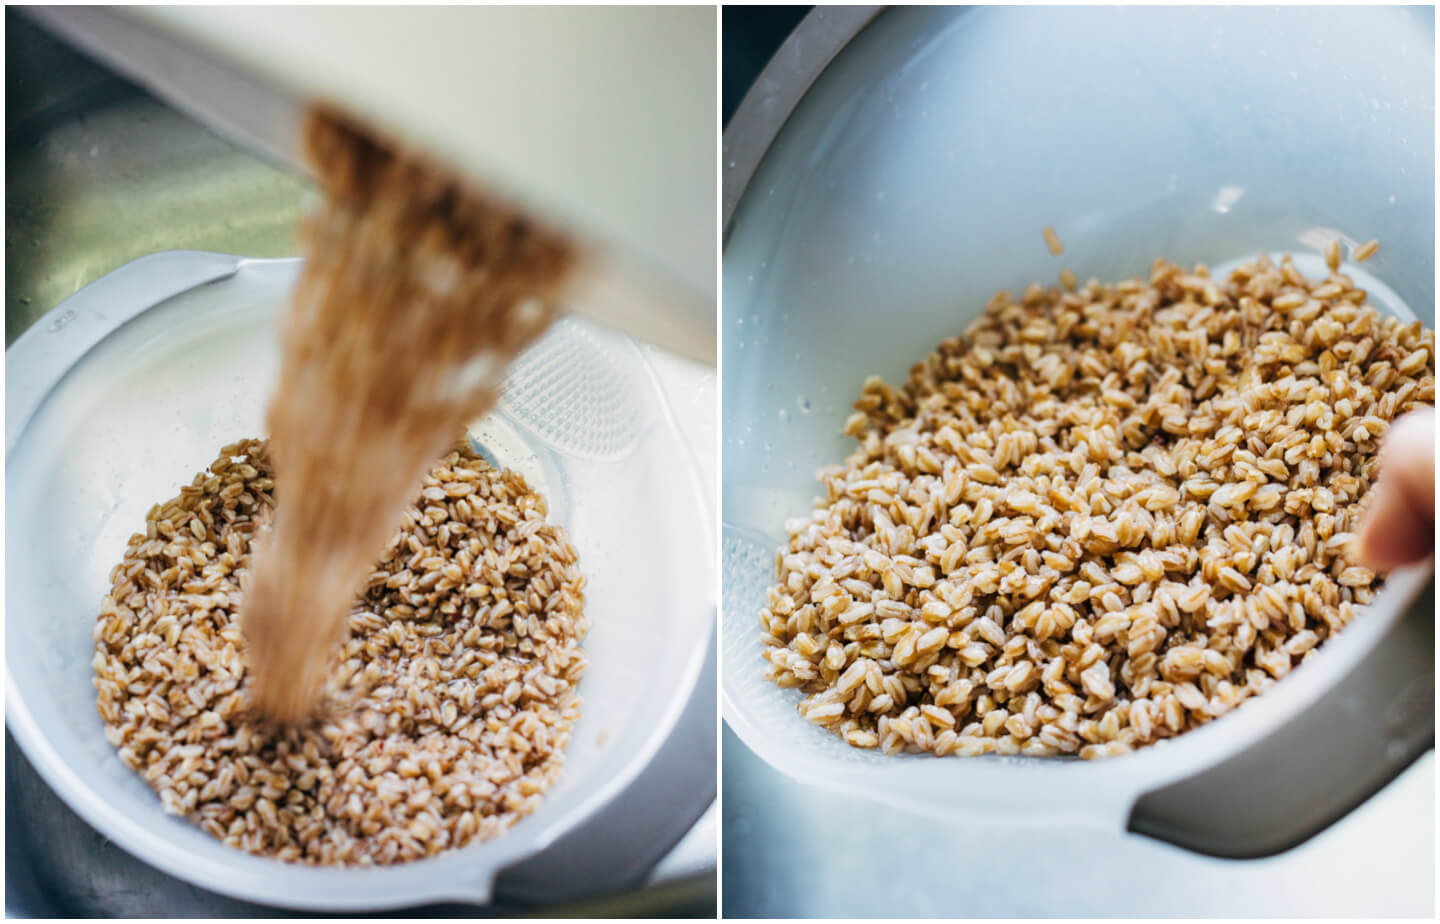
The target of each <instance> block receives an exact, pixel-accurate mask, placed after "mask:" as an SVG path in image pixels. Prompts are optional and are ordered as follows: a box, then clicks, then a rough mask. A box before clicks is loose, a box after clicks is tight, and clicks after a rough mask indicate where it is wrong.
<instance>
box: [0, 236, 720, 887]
mask: <svg viewBox="0 0 1440 924" xmlns="http://www.w3.org/2000/svg"><path fill="white" fill-rule="evenodd" d="M297 270H298V261H276V262H268V261H256V262H246V263H242V264H241V266H240V269H239V271H238V272H237V273H236V275H234V276H233V277H231V278H229V279H226V280H223V281H221V282H217V283H214V284H211V285H208V286H204V287H201V288H198V289H194V290H191V291H189V292H187V293H185V294H182V295H180V296H177V297H175V298H173V299H170V300H168V301H166V302H164V303H163V304H161V305H159V306H157V307H155V308H152V309H150V310H148V311H146V312H144V313H143V314H141V315H139V316H138V317H135V318H134V319H132V320H130V321H128V322H127V323H125V324H123V325H122V326H120V327H119V328H118V329H116V330H115V331H114V332H113V333H111V334H110V335H109V336H108V337H107V338H106V339H105V340H104V341H102V342H101V343H100V344H99V345H98V346H96V347H95V348H94V349H92V350H91V351H90V352H89V353H87V354H86V355H85V357H84V358H83V359H82V360H81V361H80V362H79V363H77V364H76V365H75V366H74V367H73V368H72V369H71V371H70V373H69V374H68V375H67V376H66V377H65V378H64V379H63V380H62V381H61V383H60V384H59V385H58V386H57V387H56V388H55V389H54V391H53V392H52V393H51V395H50V396H49V398H48V399H47V400H46V401H45V403H44V404H43V405H41V407H40V409H39V410H38V411H37V413H36V414H35V416H34V418H33V419H32V421H31V422H30V424H29V427H28V428H27V430H26V431H25V432H24V434H23V435H22V436H21V437H20V439H19V441H18V443H17V444H16V445H15V446H14V447H12V449H11V452H10V456H9V460H8V462H9V466H10V468H9V477H8V481H7V511H8V512H7V522H6V530H7V538H8V540H9V541H8V542H7V543H6V546H7V555H6V558H7V561H6V565H7V574H8V584H7V591H6V608H7V617H8V618H7V621H6V622H7V637H6V643H7V646H8V654H7V661H8V666H9V671H10V680H11V686H10V693H11V696H12V701H11V703H10V707H9V716H8V718H9V720H10V723H11V725H12V728H14V729H15V731H16V734H17V736H19V737H20V739H21V743H22V745H23V746H25V747H26V750H27V753H28V754H29V756H30V757H31V759H32V760H33V761H35V763H36V765H37V768H39V769H40V771H41V772H42V774H44V775H45V776H46V778H47V780H48V781H49V782H50V783H51V785H52V786H54V787H55V788H56V789H57V791H58V792H60V794H61V795H62V796H63V797H65V798H66V800H67V801H68V802H70V804H71V805H72V807H75V808H76V809H77V810H78V811H80V812H81V814H82V815H84V816H85V817H86V818H87V820H89V821H90V822H91V823H92V824H95V825H96V826H97V827H99V828H100V829H101V830H102V831H103V832H104V833H105V834H107V835H108V836H110V837H112V838H114V839H115V840H117V841H119V842H120V843H122V844H123V845H124V846H126V847H127V848H129V849H131V850H132V852H136V853H138V854H139V855H140V856H142V857H143V858H145V859H147V860H150V861H151V862H152V863H155V865H157V866H160V867H161V868H163V869H166V870H167V871H168V872H171V873H174V874H177V875H182V876H184V877H185V878H189V879H191V880H192V881H196V882H198V883H199V884H202V885H205V886H207V887H209V888H212V889H218V890H220V891H225V892H228V893H230V894H236V895H242V896H244V897H247V898H251V899H255V900H261V901H270V902H277V903H286V904H307V905H312V906H320V907H381V906H387V905H398V904H403V903H405V902H407V901H416V900H421V899H436V898H441V897H460V898H471V899H475V898H483V897H484V894H485V892H486V891H487V890H488V888H489V885H490V881H491V878H492V877H493V875H494V873H495V872H496V870H497V869H498V868H500V867H501V866H503V865H505V864H506V863H508V862H510V861H512V860H514V859H515V858H517V857H522V856H524V855H526V854H528V853H530V852H533V851H535V850H538V849H540V848H541V847H543V846H544V845H545V844H546V843H547V842H548V841H549V840H551V839H553V837H555V836H557V835H558V833H559V832H560V831H561V830H563V829H566V828H569V827H570V826H571V825H573V824H575V823H577V822H578V821H580V820H581V819H582V818H583V817H585V816H586V815H588V814H589V813H590V812H591V811H593V810H594V809H595V808H597V807H598V806H599V805H600V804H602V803H603V801H604V800H605V798H608V796H610V795H613V794H615V793H616V792H618V791H619V789H621V788H623V786H624V785H625V784H626V783H627V782H628V781H629V780H630V779H631V778H633V777H634V775H635V774H636V773H638V771H639V770H640V769H641V768H642V767H643V766H644V764H645V763H646V761H647V760H648V759H649V758H650V757H651V756H652V755H653V753H654V751H655V749H656V748H657V747H658V746H659V744H660V742H661V741H662V740H663V737H664V734H665V733H666V732H668V730H669V728H670V727H671V726H672V725H673V723H674V721H675V718H676V717H677V716H678V712H679V710H680V708H681V707H682V706H683V703H684V700H685V697H686V696H687V695H688V692H689V689H690V686H691V685H692V684H693V682H694V677H695V674H696V671H697V670H698V665H699V658H700V657H701V656H702V655H703V650H704V644H705V638H706V633H707V632H708V629H709V626H710V620H711V619H712V618H713V597H712V591H711V584H710V579H709V575H710V574H711V573H712V571H711V568H712V566H711V564H710V561H709V558H708V554H709V549H710V548H711V545H710V543H709V542H708V540H706V539H705V536H704V527H703V523H704V522H705V520H706V516H705V514H704V510H703V506H702V504H701V502H700V500H699V495H698V493H697V488H696V482H695V472H694V466H693V465H692V464H690V462H689V461H688V458H687V456H686V454H685V452H684V450H683V449H682V444H681V443H680V442H679V440H678V437H677V435H676V433H675V431H674V428H673V426H672V425H671V424H670V422H669V420H668V416H667V415H668V411H667V410H666V409H665V406H664V398H663V396H662V394H661V393H660V391H659V390H658V388H657V386H656V384H655V380H654V378H653V376H652V375H651V373H650V370H649V367H648V365H647V364H646V362H645V361H644V359H643V358H642V357H641V354H640V352H639V350H638V349H637V348H636V347H635V346H634V344H633V343H631V342H630V341H629V340H627V339H625V338H623V337H620V336H618V335H615V334H613V333H610V332H608V331H605V330H603V329H602V328H600V327H598V326H595V325H592V324H589V323H587V322H584V321H579V320H574V319H569V318H567V319H564V320H562V321H561V322H559V323H558V324H557V325H556V326H555V327H553V328H552V329H551V331H550V332H549V333H547V334H546V335H545V337H544V338H542V340H541V341H539V342H538V343H537V344H536V345H535V346H534V347H532V348H531V350H530V351H528V352H527V353H526V354H525V355H524V356H523V357H522V358H521V360H520V361H519V362H517V364H516V365H515V367H514V368H513V369H512V371H511V374H510V376H509V378H508V379H507V384H506V393H505V397H504V399H503V400H502V402H501V406H500V407H499V408H498V409H497V410H496V411H495V412H494V413H492V414H491V415H489V416H488V417H487V418H486V419H485V420H483V421H480V422H479V423H477V424H476V425H475V426H474V427H472V429H471V434H472V438H473V439H474V440H475V441H476V442H478V443H479V445H480V446H481V447H482V448H483V450H484V451H485V452H486V453H487V454H488V455H489V456H490V457H491V458H492V460H493V461H496V462H498V463H499V464H501V465H503V466H506V467H511V468H516V469H519V470H520V471H522V472H523V473H524V474H525V475H526V476H527V477H528V478H529V479H530V481H531V484H532V485H533V486H535V487H537V488H539V489H540V490H542V491H543V493H544V494H545V495H546V497H547V499H548V500H549V502H550V511H551V518H552V519H553V520H556V521H558V522H560V523H562V524H563V525H564V526H565V528H566V531H567V533H568V535H569V537H570V539H571V541H572V542H573V543H574V545H575V546H576V549H577V551H578V552H579V555H580V562H581V567H582V569H583V571H584V573H585V575H586V577H587V588H586V608H587V612H588V614H589V616H590V619H591V629H590V633H589V635H588V636H587V638H586V640H585V643H584V647H585V650H586V652H587V655H588V656H589V659H590V667H589V669H588V672H587V674H586V676H585V678H584V679H583V680H582V682H581V687H580V690H581V695H582V697H583V709H582V718H581V719H580V721H579V722H578V724H577V725H576V727H575V730H574V734H573V736H572V739H571V743H570V746H569V749H568V751H567V759H566V769H565V772H564V775H563V776H562V778H561V779H560V781H559V782H558V783H557V784H556V786H555V787H554V789H552V790H551V792H550V794H549V796H548V797H547V799H546V800H545V802H544V804H543V806H542V807H541V808H540V809H539V810H538V811H537V812H536V813H535V814H534V815H533V816H531V817H529V818H526V819H523V820H521V821H520V822H519V823H518V824H517V825H516V826H515V827H514V828H513V829H512V830H511V831H510V832H508V833H507V834H506V835H504V836H502V837H500V838H498V839H496V840H494V841H492V842H490V843H487V844H482V845H476V846H472V847H469V848H466V849H464V850H461V851H455V852H453V853H451V854H447V855H442V856H441V857H439V858H435V859H431V860H425V861H421V862H418V863H414V864H408V865H404V866H399V867H393V868H386V869H381V870H372V871H353V870H325V869H313V868H301V867H296V866H289V865H285V864H282V863H280V862H278V861H273V860H264V859H259V858H254V857H250V856H248V855H244V854H242V853H240V852H238V851H234V850H231V849H229V848H226V847H224V846H223V845H221V844H220V843H219V842H217V841H215V840H214V839H212V838H211V837H210V836H209V835H207V834H205V833H204V832H202V831H200V830H199V829H198V828H196V827H194V826H192V825H191V824H189V823H188V822H185V821H182V820H179V819H176V818H173V817H166V816H164V815H163V814H162V813H161V808H160V802H159V800H158V798H156V797H155V795H154V794H153V793H152V792H151V791H150V790H149V788H148V787H147V786H146V785H145V784H144V783H143V781H141V780H140V778H139V777H138V776H137V775H136V774H134V773H133V772H131V771H130V770H129V769H127V768H126V767H125V766H124V765H122V764H121V763H120V762H119V760H118V759H117V758H116V756H115V754H114V751H113V749H112V748H111V747H110V746H109V745H108V744H107V743H106V741H105V739H104V737H103V735H102V725H101V721H100V718H99V716H98V715H97V713H96V710H95V693H94V689H93V687H92V685H91V667H90V659H91V655H92V642H91V629H92V627H93V625H94V622H95V618H96V615H97V614H98V612H99V604H100V601H101V598H102V597H103V595H104V594H105V592H106V591H107V590H108V587H109V582H108V573H109V570H110V568H111V567H113V565H114V564H115V563H116V562H117V561H118V560H119V558H120V556H121V554H122V553H123V551H124V548H125V544H126V542H127V540H128V538H129V536H130V535H131V534H132V533H133V532H135V531H137V530H139V529H140V528H141V527H142V526H143V523H144V517H145V512H146V510H147V509H148V508H149V506H150V505H151V504H153V503H156V502H158V501H160V500H162V499H165V498H168V497H172V496H174V495H175V494H176V493H177V492H178V489H179V487H180V486H181V485H182V484H185V483H188V482H189V480H190V479H191V477H193V475H194V474H195V473H197V472H198V471H200V470H201V469H202V468H203V467H204V466H205V465H206V464H208V463H209V462H210V461H211V460H212V459H213V458H214V457H215V455H216V453H217V452H218V450H219V448H220V447H221V446H222V445H224V444H225V443H228V442H231V441H233V440H236V439H239V438H242V437H246V436H255V435H262V433H263V427H262V421H263V414H264V407H265V403H266V401H267V399H268V392H269V389H270V388H271V386H272V383H273V381H274V380H275V377H276V371H277V362H278V351H277V349H276V346H275V336H274V330H275V318H276V312H277V310H278V309H279V308H280V306H281V305H282V304H283V303H284V301H285V297H286V295H287V293H288V291H289V288H290V286H291V284H292V283H293V280H294V276H295V273H296V272H297ZM103 284H104V280H102V281H101V282H100V283H97V285H103ZM41 323H42V324H44V323H46V322H45V321H42V322H41ZM17 699H18V702H17V701H16V700H17Z"/></svg>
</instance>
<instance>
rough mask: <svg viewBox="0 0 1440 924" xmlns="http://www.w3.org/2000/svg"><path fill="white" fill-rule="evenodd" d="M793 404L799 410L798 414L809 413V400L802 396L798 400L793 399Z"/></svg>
mask: <svg viewBox="0 0 1440 924" xmlns="http://www.w3.org/2000/svg"><path fill="white" fill-rule="evenodd" d="M795 404H796V406H798V407H799V408H800V413H802V414H808V413H810V399H809V398H807V397H805V396H804V395H800V396H799V397H798V398H796V399H795Z"/></svg>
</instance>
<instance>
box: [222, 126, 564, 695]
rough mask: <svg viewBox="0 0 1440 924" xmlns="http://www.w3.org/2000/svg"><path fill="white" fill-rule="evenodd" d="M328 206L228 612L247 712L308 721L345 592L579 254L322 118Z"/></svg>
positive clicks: (494, 384)
mask: <svg viewBox="0 0 1440 924" xmlns="http://www.w3.org/2000/svg"><path fill="white" fill-rule="evenodd" d="M304 144H305V155H306V158H307V160H308V162H309V163H310V165H311V167H312V169H313V170H314V172H315V175H316V177H317V178H318V181H319V184H320V187H321V190H322V192H323V193H324V203H323V205H322V206H321V207H320V209H319V211H318V213H317V214H316V215H315V216H313V217H312V218H311V219H310V220H309V221H308V222H307V224H306V226H305V228H304V229H303V235H304V244H305V249H306V252H307V259H306V263H305V268H304V271H303V273H302V275H301V278H300V281H299V283H298V286H297V288H296V291H295V295H294V298H293V301H292V303H291V305H290V309H289V314H288V316H287V317H286V319H285V321H284V329H283V331H282V367H281V374H280V382H279V387H278V389H277V391H276V393H275V396H274V398H273V400H272V403H271V405H270V408H269V415H268V418H267V423H268V426H269V430H270V442H271V446H272V452H273V456H274V463H275V472H276V498H277V505H276V511H275V518H274V522H273V524H272V526H271V529H270V530H269V532H268V533H267V534H266V535H264V536H263V537H262V538H261V539H260V541H259V545H258V547H257V550H256V553H255V562H254V568H253V571H252V573H251V575H250V583H249V587H248V588H247V589H246V592H245V599H244V604H243V608H242V614H241V615H242V626H243V631H244V633H245V641H246V644H247V649H248V653H249V662H250V663H249V667H250V671H251V673H252V676H253V682H254V686H253V693H252V695H253V704H254V706H255V707H256V708H257V709H259V710H260V712H261V713H262V714H264V715H266V716H268V717H269V718H272V719H275V720H277V721H280V722H285V723H293V722H298V721H302V720H304V719H306V718H307V717H309V716H310V715H311V714H312V712H313V711H314V709H315V708H316V705H317V703H318V701H319V698H320V696H321V693H322V690H323V687H324V682H325V677H326V673H327V668H328V666H329V663H330V659H331V656H332V653H333V651H334V649H335V646H336V645H337V644H339V642H340V641H341V640H342V638H343V635H344V629H345V617H346V615H347V614H348V612H349V610H350V607H351V604H352V603H353V601H354V599H355V595H356V592H357V591H358V589H359V588H360V585H361V584H362V583H363V581H364V580H365V578H366V576H367V575H368V574H369V572H370V569H371V567H372V565H373V564H374V562H375V561H376V559H377V558H378V557H379V555H380V553H381V552H382V550H383V549H384V547H385V545H386V542H387V540H389V539H390V538H391V536H392V535H393V534H394V532H395V530H396V528H397V525H398V523H399V521H400V518H401V515H402V512H403V510H404V509H405V507H406V505H407V504H408V503H409V502H410V501H411V500H412V499H413V498H414V497H415V495H416V493H417V492H418V490H419V486H420V483H421V480H422V478H423V476H424V474H425V472H426V471H427V470H428V469H429V467H430V466H431V465H432V464H433V463H434V461H435V459H436V458H437V457H438V456H439V455H441V454H442V453H443V452H444V451H445V449H446V448H447V446H449V445H450V443H451V442H452V441H453V440H454V439H455V437H456V435H457V434H458V433H460V432H461V430H462V428H463V427H464V425H465V424H466V422H467V421H469V420H473V419H474V418H476V417H478V416H480V415H481V414H483V413H484V412H485V411H487V410H488V409H489V408H490V407H491V406H492V405H493V404H494V403H495V401H496V399H497V397H498V395H499V384H500V380H501V377H502V375H503V372H504V370H505V367H506V366H507V365H508V363H509V361H510V360H511V359H512V358H513V357H514V356H515V355H516V354H518V353H519V352H520V351H521V350H522V349H523V348H524V347H525V346H526V345H527V344H529V343H530V342H531V341H533V340H534V339H535V338H536V337H537V336H539V335H540V333H541V332H543V331H544V330H545V328H546V327H547V326H548V325H549V323H550V321H551V319H552V318H553V316H554V313H555V305H556V303H557V301H558V299H559V297H560V295H561V294H562V291H563V289H564V286H565V285H566V283H567V281H568V280H569V279H570V277H571V275H572V270H573V268H574V267H575V264H576V262H577V259H576V253H575V249H574V248H573V247H572V246H571V244H570V243H569V241H567V240H566V239H565V238H564V237H563V236H561V235H558V234H556V233H554V232H551V231H548V230H546V229H542V228H540V227H538V226H537V225H536V224H534V223H533V222H531V221H530V220H528V219H527V218H525V217H523V216H520V215H517V214H516V213H515V212H513V211H511V210H509V209H507V208H505V207H504V206H503V205H501V204H499V203H497V202H495V201H494V200H492V199H490V198H489V197H487V196H485V195H484V194H482V193H479V192H477V191H475V190H473V189H470V188H467V187H466V186H464V185H463V184H462V183H461V182H460V181H459V180H458V179H457V178H456V177H455V176H453V175H452V174H450V173H448V172H446V171H445V170H444V169H442V168H440V167H438V166H436V165H434V164H432V163H430V162H428V161H427V160H425V159H424V158H423V157H421V156H418V155H414V154H410V153H407V152H404V151H399V150H396V149H393V148H390V147H387V146H385V145H383V144H381V143H379V142H377V141H376V140H374V139H373V138H372V137H370V136H369V135H368V134H367V133H366V132H364V131H363V130H361V129H359V128H358V127H356V126H355V125H353V124H352V123H350V122H348V121H346V119H345V118H344V117H341V116H339V115H337V114H335V113H333V112H329V111H325V110H316V111H313V112H311V113H310V114H309V115H308V116H307V119H306V124H305V127H304Z"/></svg>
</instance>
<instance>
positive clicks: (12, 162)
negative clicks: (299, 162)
mask: <svg viewBox="0 0 1440 924" xmlns="http://www.w3.org/2000/svg"><path fill="white" fill-rule="evenodd" d="M5 27H6V29H5V45H6V47H5V59H6V75H5V76H6V89H7V92H6V102H7V110H6V125H5V135H6V139H5V140H6V172H7V177H6V178H7V180H8V183H7V192H6V201H5V229H6V234H5V275H6V280H7V282H6V287H5V343H6V345H7V346H8V345H9V344H10V343H12V342H14V340H15V338H16V337H18V336H19V335H20V334H21V333H22V332H23V331H24V330H25V329H26V328H27V327H29V326H30V325H31V324H32V323H34V322H35V320H36V319H37V318H39V317H40V316H41V315H42V314H44V313H45V312H46V311H48V310H50V309H51V308H52V307H54V306H55V305H56V304H57V303H59V302H60V301H61V300H62V299H64V298H66V297H67V296H69V295H72V294H74V293H75V292H76V291H77V290H79V289H80V288H81V287H82V286H84V285H86V284H87V283H89V282H91V281H93V280H94V279H96V278H98V277H100V276H103V275H104V274H105V273H107V272H109V271H110V270H112V269H115V268H116V267H118V266H120V265H122V264H124V263H128V262H129V261H131V260H133V259H135V258H136V257H139V256H142V255H144V254H147V253H154V252H155V251H158V250H176V249H191V250H214V251H219V252H222V253H236V254H243V255H246V256H254V257H281V256H290V255H293V254H294V253H296V252H297V251H296V247H295V226H296V223H297V221H298V220H299V218H300V215H301V213H302V210H303V209H304V208H305V206H306V203H307V199H309V197H310V196H312V195H313V192H312V191H311V188H310V186H309V184H308V183H307V182H306V181H305V180H304V179H302V178H300V177H297V176H295V175H293V174H291V173H287V172H284V171H282V170H280V169H277V168H275V167H273V166H271V165H270V164H268V163H266V162H265V161H263V160H261V159H259V158H258V157H256V156H255V155H253V154H251V153H249V152H247V151H244V150H242V149H240V148H237V147H235V146H234V145H233V144H231V143H230V142H228V141H225V140H224V139H222V138H219V137H217V136H216V135H214V134H213V133H211V132H209V131H207V130H206V129H205V128H203V127H201V126H199V125H197V124H196V123H195V122H193V121H191V120H189V119H187V118H186V117H184V116H182V115H180V114H179V113H177V112H175V111H174V110H173V109H170V108H169V107H168V106H166V105H165V104H163V103H161V102H159V101H157V100H156V99H155V98H154V97H152V96H150V95H149V94H147V93H146V92H145V91H144V90H142V89H140V88H138V87H136V86H135V85H134V84H131V83H129V82H127V81H125V80H124V79H122V78H120V77H117V76H115V75H114V74H113V73H111V72H110V71H108V70H106V69H105V68H103V67H101V66H100V65H98V64H95V63H94V62H92V61H90V60H89V59H88V58H85V57H83V56H82V55H80V54H78V53H76V52H74V51H72V50H71V49H70V48H69V47H68V46H66V45H63V44H61V43H60V42H58V41H56V40H55V39H53V38H51V37H50V36H49V35H48V34H47V33H45V32H44V31H43V30H41V29H40V28H39V27H37V26H36V25H34V24H33V23H31V22H30V21H29V20H28V19H27V18H26V17H25V15H24V14H23V13H18V12H16V10H15V8H13V7H11V8H7V9H6V11H5Z"/></svg>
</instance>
